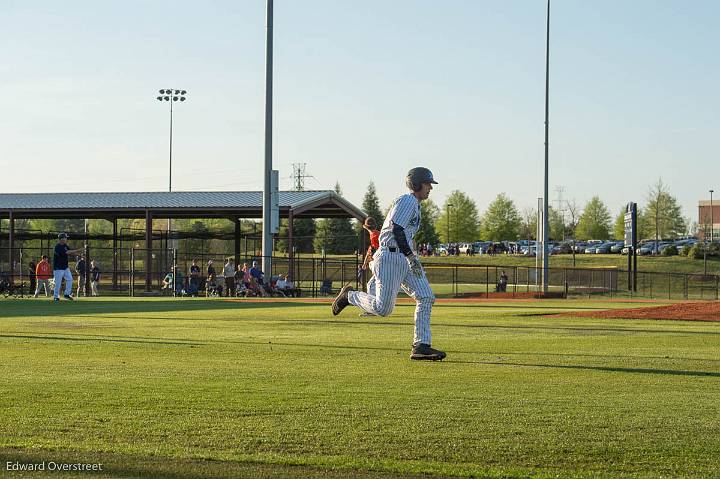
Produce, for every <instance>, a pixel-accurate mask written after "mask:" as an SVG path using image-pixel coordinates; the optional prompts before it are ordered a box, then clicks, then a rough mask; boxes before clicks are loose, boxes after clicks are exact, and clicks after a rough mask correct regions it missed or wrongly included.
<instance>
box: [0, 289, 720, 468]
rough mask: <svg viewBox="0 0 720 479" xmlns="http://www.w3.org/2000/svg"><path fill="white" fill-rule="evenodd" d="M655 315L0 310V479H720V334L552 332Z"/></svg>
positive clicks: (147, 303)
mask: <svg viewBox="0 0 720 479" xmlns="http://www.w3.org/2000/svg"><path fill="white" fill-rule="evenodd" d="M658 304H662V303H658ZM647 305H648V304H647V303H622V302H606V301H597V302H587V301H586V302H581V301H573V300H545V301H529V302H526V301H515V302H513V301H506V302H494V301H484V302H476V303H464V302H439V303H438V304H436V306H435V308H434V311H433V335H434V340H433V343H434V345H435V346H437V347H439V348H442V349H445V350H447V352H448V358H447V359H446V360H445V361H443V362H436V363H433V362H413V361H410V360H409V352H410V344H411V342H412V322H413V320H412V313H413V306H412V305H411V304H410V303H402V304H400V305H398V307H397V308H396V310H395V312H394V313H393V314H392V315H391V316H389V317H387V318H361V317H358V315H357V310H355V309H350V308H349V309H347V310H346V311H345V312H343V314H342V315H340V316H338V317H333V316H332V315H331V314H330V309H329V302H324V303H312V302H273V301H263V302H250V301H244V300H241V301H224V300H207V299H183V300H172V299H143V300H140V299H136V300H128V299H124V298H116V299H87V300H86V299H84V298H83V299H82V300H79V301H75V302H72V303H71V302H68V301H63V302H61V303H59V304H53V303H51V302H48V301H46V300H5V301H0V364H2V368H0V460H1V461H2V462H1V463H0V472H2V474H0V476H2V477H83V478H87V477H96V476H95V475H93V474H90V473H68V474H61V473H57V472H52V473H51V472H45V473H44V474H45V475H43V473H37V474H35V475H23V474H21V473H18V472H12V471H7V470H6V468H7V466H6V463H7V462H8V461H10V462H11V463H14V462H16V461H17V462H19V463H39V462H42V461H46V462H48V461H54V462H66V463H76V462H85V463H97V462H99V463H103V472H102V473H98V474H96V475H97V477H167V478H180V477H193V478H205V477H208V478H209V477H267V478H280V477H282V478H286V477H287V478H290V477H313V478H314V477H317V478H321V477H322V478H326V477H330V478H340V477H343V478H344V477H352V478H390V477H452V476H459V477H613V478H614V477H648V478H649V477H653V478H654V477H718V476H720V454H718V451H720V400H718V398H720V348H718V342H719V341H720V323H701V322H671V321H644V320H643V321H640V320H599V319H588V318H562V317H549V316H547V315H549V314H552V313H561V312H569V311H573V310H593V309H598V310H600V309H608V308H620V307H622V308H626V307H629V306H647Z"/></svg>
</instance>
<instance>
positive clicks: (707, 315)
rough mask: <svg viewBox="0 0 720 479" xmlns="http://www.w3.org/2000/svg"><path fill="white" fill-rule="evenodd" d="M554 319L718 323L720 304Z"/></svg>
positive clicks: (583, 313) (579, 314) (612, 311)
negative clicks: (662, 320)
mask: <svg viewBox="0 0 720 479" xmlns="http://www.w3.org/2000/svg"><path fill="white" fill-rule="evenodd" d="M553 317H564V318H567V317H573V318H612V319H669V320H677V321H718V322H720V302H709V301H704V302H693V303H677V304H670V305H667V306H653V307H648V308H631V309H610V310H605V311H577V312H574V313H561V314H555V315H553Z"/></svg>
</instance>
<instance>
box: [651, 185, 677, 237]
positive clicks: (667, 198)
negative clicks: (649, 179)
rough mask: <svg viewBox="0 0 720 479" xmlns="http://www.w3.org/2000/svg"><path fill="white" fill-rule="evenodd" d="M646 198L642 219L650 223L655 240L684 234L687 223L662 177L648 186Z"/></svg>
mask: <svg viewBox="0 0 720 479" xmlns="http://www.w3.org/2000/svg"><path fill="white" fill-rule="evenodd" d="M647 200H648V204H647V206H646V207H645V215H644V220H645V224H646V225H650V228H651V231H652V235H654V237H655V240H658V239H662V238H668V239H671V238H678V237H680V236H683V235H684V234H685V230H686V229H687V225H686V224H685V219H684V218H683V216H682V209H681V208H680V205H679V204H678V202H677V200H676V199H675V197H674V196H672V195H671V194H670V191H669V189H668V187H667V185H665V184H664V183H663V181H662V178H660V179H658V181H657V183H655V184H654V185H652V186H651V187H650V189H649V191H648V198H647Z"/></svg>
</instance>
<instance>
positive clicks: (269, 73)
mask: <svg viewBox="0 0 720 479" xmlns="http://www.w3.org/2000/svg"><path fill="white" fill-rule="evenodd" d="M272 93H273V0H267V12H266V17H265V177H264V182H263V212H262V218H263V229H262V256H263V260H262V263H263V271H264V273H265V277H266V278H270V277H271V276H272V232H271V231H270V229H271V228H272V225H271V223H272V219H271V207H272V206H271V203H272V196H271V195H272V192H271V177H272Z"/></svg>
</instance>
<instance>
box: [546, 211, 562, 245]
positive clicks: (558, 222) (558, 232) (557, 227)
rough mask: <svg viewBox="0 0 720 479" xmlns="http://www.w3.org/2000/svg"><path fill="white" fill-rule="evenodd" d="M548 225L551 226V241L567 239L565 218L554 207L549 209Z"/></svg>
mask: <svg viewBox="0 0 720 479" xmlns="http://www.w3.org/2000/svg"><path fill="white" fill-rule="evenodd" d="M548 216H549V218H548V224H549V226H550V239H551V240H554V241H560V240H564V239H565V229H566V226H565V218H564V216H563V214H562V212H560V211H557V210H556V209H555V208H553V207H552V206H550V207H548Z"/></svg>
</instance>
